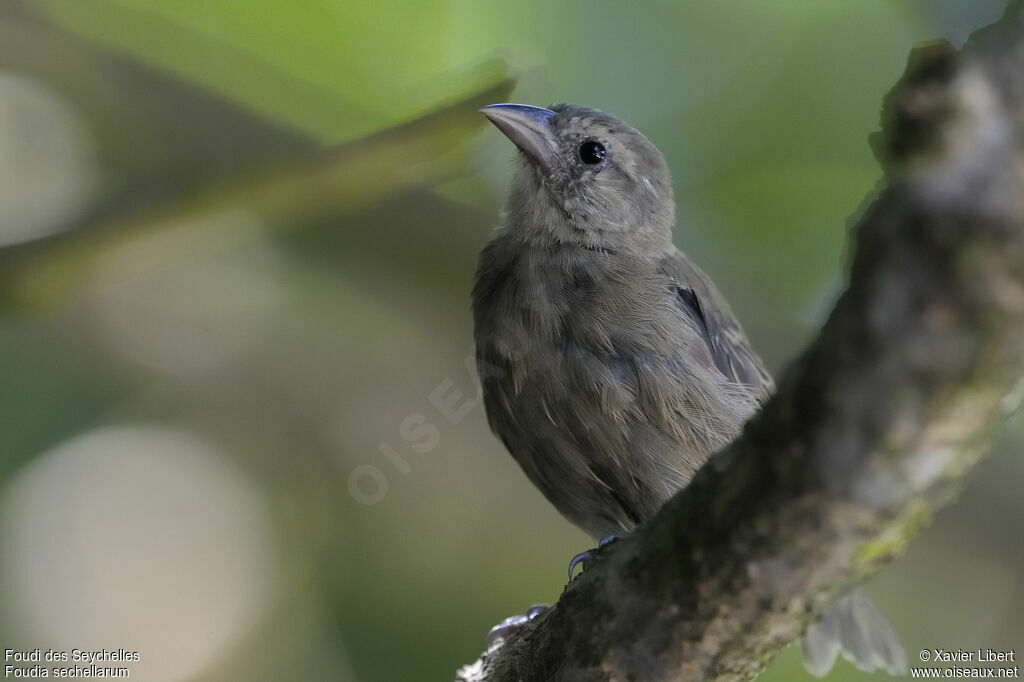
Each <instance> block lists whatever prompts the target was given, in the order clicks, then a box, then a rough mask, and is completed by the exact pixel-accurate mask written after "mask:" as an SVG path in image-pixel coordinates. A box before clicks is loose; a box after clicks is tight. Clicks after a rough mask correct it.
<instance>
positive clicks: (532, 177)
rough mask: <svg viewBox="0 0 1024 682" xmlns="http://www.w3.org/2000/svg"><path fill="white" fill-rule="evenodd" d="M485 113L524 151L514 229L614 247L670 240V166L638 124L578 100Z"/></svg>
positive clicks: (640, 248) (635, 248)
mask: <svg viewBox="0 0 1024 682" xmlns="http://www.w3.org/2000/svg"><path fill="white" fill-rule="evenodd" d="M481 112H482V113H483V114H484V116H486V117H487V118H488V119H490V121H491V122H492V123H493V124H494V125H495V126H497V127H498V129H499V130H501V132H503V133H504V134H505V135H506V136H507V137H508V138H509V139H510V140H511V141H512V142H513V143H515V145H516V146H517V147H518V148H519V149H520V151H521V152H522V154H521V155H520V160H519V163H518V165H517V168H516V173H515V177H514V179H513V184H512V193H511V196H510V199H509V205H508V211H509V224H510V225H512V226H513V228H518V229H528V230H535V231H537V232H538V233H541V234H537V235H530V236H531V237H542V236H544V235H543V233H546V234H547V235H548V236H551V237H553V238H554V239H556V240H557V241H559V242H562V243H577V244H580V245H582V246H585V247H587V248H595V249H601V250H608V251H618V250H628V251H632V252H660V251H662V250H663V249H664V248H666V247H667V246H668V244H670V243H671V231H672V224H673V223H674V221H675V202H674V200H673V198H672V181H671V177H670V175H669V171H668V166H667V165H666V164H665V159H664V157H663V156H662V155H661V152H659V151H658V149H657V148H656V147H655V146H654V145H653V144H651V142H650V141H649V140H648V139H647V138H646V137H644V136H643V135H642V134H640V133H639V132H637V131H636V130H634V129H633V128H632V127H630V126H629V125H627V124H625V123H623V122H622V121H620V120H619V119H617V118H615V117H614V116H611V115H610V114H606V113H604V112H603V111H599V110H597V109H588V108H586V107H580V106H575V105H571V104H557V105H555V106H552V107H551V108H550V109H544V108H541V107H533V106H528V105H525V104H492V105H491V106H488V107H484V108H483V109H481Z"/></svg>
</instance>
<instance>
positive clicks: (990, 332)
mask: <svg viewBox="0 0 1024 682" xmlns="http://www.w3.org/2000/svg"><path fill="white" fill-rule="evenodd" d="M875 148H876V152H877V154H878V156H879V158H880V160H881V161H882V163H883V166H884V167H885V170H886V187H885V188H884V189H883V190H882V191H881V194H880V196H879V197H878V199H877V200H876V201H875V202H874V203H873V204H872V205H871V206H870V207H869V208H868V209H867V211H866V213H865V214H864V215H863V216H862V217H861V219H860V220H859V224H858V225H857V226H856V228H855V231H854V239H855V244H856V254H855V257H854V259H853V262H852V267H851V273H850V282H849V287H848V288H847V290H846V292H845V293H844V294H843V296H842V297H841V299H840V300H839V302H838V303H837V305H836V307H835V309H834V311H833V312H832V314H831V316H830V318H829V320H828V322H827V323H826V324H825V326H824V328H823V329H822V330H821V333H820V335H819V337H818V338H817V340H816V341H815V342H814V343H813V344H812V345H811V347H810V348H808V349H807V351H806V352H805V353H804V354H803V355H802V356H801V357H800V358H799V359H798V360H797V361H796V362H794V363H793V365H792V366H791V367H789V369H788V370H787V371H786V372H785V374H784V376H783V377H782V380H781V381H780V385H779V389H778V392H777V394H776V395H775V396H774V398H773V399H772V400H771V401H769V402H768V403H767V405H766V406H765V408H764V409H763V410H762V412H761V414H760V415H758V416H757V417H756V418H755V419H754V420H753V421H752V422H751V423H750V424H749V425H748V427H747V428H746V430H745V431H744V433H743V434H742V435H741V436H740V437H739V438H738V439H737V440H736V441H735V442H734V443H733V444H732V445H731V446H730V447H728V448H727V449H726V450H724V451H722V452H721V453H719V454H718V455H716V456H715V457H713V458H712V459H711V460H710V462H709V463H708V464H707V465H706V466H705V467H704V468H703V469H702V470H701V472H700V473H699V474H698V476H697V477H696V478H695V479H694V480H693V482H692V483H691V484H690V485H689V486H688V487H687V488H686V489H685V490H684V491H682V492H681V493H680V494H679V495H677V496H676V497H675V498H674V499H672V500H671V501H670V502H669V503H668V504H666V505H665V507H664V508H663V509H662V510H661V512H660V513H659V514H658V515H657V516H656V517H655V518H653V519H652V520H651V521H650V522H648V523H647V524H645V525H644V526H643V527H642V528H640V529H639V530H638V531H637V532H636V533H634V534H632V535H631V536H628V537H624V538H622V539H620V540H619V541H618V542H616V543H613V544H612V545H610V546H609V547H607V548H605V549H604V550H602V551H601V555H602V556H601V557H600V560H599V561H597V562H595V563H594V564H593V566H592V567H591V568H590V569H588V570H587V571H586V572H585V573H584V574H583V575H582V576H580V577H579V578H577V579H576V580H574V581H573V582H572V583H571V584H570V585H569V586H567V587H566V589H565V591H564V593H563V594H562V596H561V599H560V600H559V601H558V603H557V604H556V605H555V606H554V607H553V608H552V609H551V610H549V611H548V612H547V613H545V614H544V615H543V616H541V617H539V618H537V619H536V620H533V621H531V622H530V623H528V624H527V625H525V626H524V627H523V628H522V630H520V631H519V632H518V633H517V634H516V635H515V636H513V637H511V638H510V639H509V640H508V641H506V642H505V643H504V644H503V645H501V646H495V647H492V648H491V650H490V651H488V652H486V653H485V654H483V656H482V657H481V659H480V660H479V661H477V662H476V663H474V664H473V665H470V666H466V667H464V668H463V669H462V670H460V671H459V675H458V679H459V680H461V681H468V680H489V681H497V680H502V681H503V680H553V679H557V680H627V679H629V680H638V679H642V680H661V679H686V680H749V679H751V678H753V677H755V676H756V675H757V674H758V673H759V672H760V671H761V670H763V669H764V668H765V666H767V665H768V663H769V662H770V661H771V660H772V659H773V658H774V657H775V655H776V654H777V653H778V652H779V651H780V650H781V649H782V648H783V647H784V646H785V645H787V644H789V643H790V642H792V641H793V640H795V639H796V638H797V637H798V636H800V634H801V633H802V632H803V631H804V630H805V628H806V627H807V625H808V624H809V623H810V622H812V621H813V619H815V618H816V617H817V616H818V615H819V614H820V613H821V612H822V610H823V609H824V608H825V607H826V606H827V605H828V604H829V603H830V602H831V601H833V600H834V599H835V598H836V597H837V596H839V595H840V594H842V593H844V592H845V591H847V590H848V589H849V588H850V587H851V586H852V585H854V584H855V583H857V582H860V581H863V580H865V579H866V578H868V577H869V576H871V575H872V574H873V573H874V572H875V571H876V570H878V568H879V567H880V565H881V564H883V563H884V562H886V561H888V560H891V559H892V558H893V557H895V556H897V555H898V554H899V553H900V552H901V551H902V550H903V549H904V548H905V547H906V545H907V543H908V542H909V541H910V540H911V539H912V538H913V537H914V536H915V535H916V534H917V533H918V532H919V531H920V530H921V528H922V527H923V526H924V525H926V524H927V523H928V522H929V520H930V519H931V516H932V514H933V512H934V511H935V510H936V509H937V508H939V507H940V506H942V505H944V504H945V503H947V502H948V501H950V499H951V498H952V496H953V494H954V493H955V492H956V491H957V489H958V488H959V486H960V483H961V480H962V478H963V476H964V474H965V473H966V472H967V471H968V470H969V469H970V468H971V467H972V466H973V465H974V464H975V463H976V462H977V461H978V459H979V458H980V457H981V456H982V454H983V453H984V452H985V451H986V450H987V449H988V446H989V443H990V440H991V438H992V437H993V435H994V431H995V429H996V428H997V427H998V426H999V425H1000V424H1001V423H1002V422H1003V420H1004V417H1005V415H1006V414H1007V413H1008V412H1009V411H1011V410H1013V409H1015V408H1016V406H1017V404H1018V403H1019V401H1020V398H1021V394H1022V392H1024V382H1022V381H1021V377H1022V375H1024V16H1022V13H1021V12H1019V11H1017V12H1012V13H1011V14H1009V15H1008V16H1007V17H1006V18H1004V19H1003V20H1002V21H1001V22H1000V23H999V24H997V25H996V26H994V27H991V28H989V29H985V30H984V31H982V32H979V34H977V35H976V36H975V37H974V38H972V40H971V41H970V43H969V44H968V46H967V47H966V48H965V49H964V50H963V51H961V52H957V51H955V50H953V49H952V48H951V47H949V46H948V45H946V44H933V45H929V46H925V47H921V48H918V49H916V50H914V52H913V53H912V54H911V57H910V61H909V65H908V68H907V73H906V75H905V76H904V77H903V79H902V80H901V81H900V83H898V84H897V86H896V87H895V88H894V90H893V91H892V92H891V93H890V94H889V96H888V97H887V99H886V105H885V110H884V113H883V133H882V134H881V136H880V137H879V139H878V140H877V141H876V143H875Z"/></svg>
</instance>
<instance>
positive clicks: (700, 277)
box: [661, 250, 775, 400]
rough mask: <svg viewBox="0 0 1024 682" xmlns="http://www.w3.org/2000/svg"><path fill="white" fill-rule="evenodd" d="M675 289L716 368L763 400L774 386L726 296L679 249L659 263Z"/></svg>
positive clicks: (680, 303) (681, 304)
mask: <svg viewBox="0 0 1024 682" xmlns="http://www.w3.org/2000/svg"><path fill="white" fill-rule="evenodd" d="M661 269H662V271H663V272H664V273H665V274H667V275H668V276H669V277H670V278H671V280H672V282H673V286H674V287H675V289H676V297H677V300H678V302H679V305H680V307H682V308H683V310H685V311H686V313H687V315H689V316H690V317H691V319H693V321H694V325H695V326H696V328H697V329H698V330H700V332H701V333H702V335H703V337H704V342H705V343H706V344H707V346H708V350H709V351H710V352H711V357H712V359H713V360H714V362H715V366H716V367H718V369H719V371H721V372H722V374H724V375H725V376H726V377H727V378H729V379H732V380H734V381H736V382H737V383H740V384H744V385H746V386H749V387H750V388H752V389H753V390H754V391H755V392H756V394H757V395H758V398H759V399H761V400H763V399H765V398H766V397H767V396H768V394H770V393H771V392H772V390H773V389H774V387H775V384H774V382H773V381H772V377H771V375H770V374H768V370H766V369H765V367H764V363H762V362H761V358H759V357H758V356H757V353H755V352H754V350H753V349H752V348H751V347H750V342H749V341H748V340H747V337H746V334H744V333H743V328H742V327H741V326H740V323H739V322H738V321H737V320H736V317H735V316H734V315H733V314H732V310H730V309H729V304H728V303H726V301H725V297H724V296H722V294H721V293H719V291H718V289H716V288H715V285H714V284H713V283H712V282H711V280H710V279H709V278H708V276H707V275H705V274H704V272H703V271H702V270H701V269H700V268H698V267H697V266H696V265H694V264H693V263H691V262H690V260H689V259H688V258H687V257H686V256H685V255H683V254H682V253H681V252H680V251H678V250H673V252H672V253H671V254H669V255H668V256H666V257H665V258H663V259H662V261H661Z"/></svg>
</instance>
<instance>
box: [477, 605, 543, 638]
mask: <svg viewBox="0 0 1024 682" xmlns="http://www.w3.org/2000/svg"><path fill="white" fill-rule="evenodd" d="M550 608H551V607H550V606H548V605H547V604H534V605H533V606H531V607H530V608H528V609H527V610H526V613H525V614H524V615H520V616H509V617H508V618H506V619H505V620H503V621H501V622H500V623H498V624H497V625H495V626H494V627H493V628H491V629H490V631H489V632H488V633H487V639H486V640H485V642H484V646H485V648H487V649H490V648H491V647H492V646H493V645H494V643H495V642H497V641H498V640H505V639H508V638H509V637H511V636H512V635H514V634H515V633H516V632H518V631H519V628H521V627H523V626H524V625H526V624H527V623H529V622H530V621H531V620H533V619H534V618H536V617H537V616H539V615H541V614H542V613H544V612H545V611H547V610H548V609H550Z"/></svg>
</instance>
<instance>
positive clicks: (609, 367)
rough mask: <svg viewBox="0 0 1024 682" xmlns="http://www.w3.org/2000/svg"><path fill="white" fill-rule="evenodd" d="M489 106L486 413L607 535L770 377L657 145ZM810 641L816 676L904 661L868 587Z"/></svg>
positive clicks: (568, 510)
mask: <svg viewBox="0 0 1024 682" xmlns="http://www.w3.org/2000/svg"><path fill="white" fill-rule="evenodd" d="M481 112H482V113H483V115H484V116H486V117H487V119H489V120H490V122H491V123H493V124H494V125H495V126H496V127H497V128H498V129H499V130H500V131H501V132H502V133H503V134H504V135H505V136H506V137H507V138H508V139H509V140H510V141H511V142H512V143H513V144H514V145H515V146H516V147H517V148H518V150H519V153H518V154H517V156H516V160H515V168H514V171H513V177H512V182H511V188H510V191H509V195H508V200H507V203H506V206H505V210H504V215H503V218H502V220H501V221H500V223H499V225H498V226H497V228H496V229H495V231H494V233H493V235H492V236H491V238H490V240H489V242H488V243H487V245H486V246H485V247H484V248H483V250H482V251H481V253H480V258H479V263H478V266H477V271H476V276H475V281H474V284H473V290H472V309H473V322H474V344H475V357H476V365H477V371H478V373H479V378H480V385H481V387H482V392H483V400H484V406H485V410H486V414H487V420H488V423H489V425H490V427H491V430H492V431H493V432H494V433H495V434H496V435H497V437H498V438H499V439H500V440H501V441H502V442H503V443H504V445H505V447H506V448H507V449H508V451H509V452H510V453H511V455H512V456H513V458H514V459H515V460H516V461H517V462H518V463H519V465H520V467H521V468H522V470H523V471H524V473H525V474H526V476H527V477H528V478H529V479H530V481H532V482H533V484H534V485H536V486H537V487H538V488H539V489H540V491H541V492H542V493H543V494H544V496H545V497H546V498H547V499H548V500H549V501H550V502H551V503H552V504H553V505H554V507H555V508H556V509H557V510H558V511H559V512H560V513H561V514H562V515H563V516H564V517H565V518H566V519H568V520H569V521H570V522H571V523H573V524H575V525H576V526H578V527H579V528H581V529H582V530H584V531H585V532H587V533H588V534H589V535H590V536H592V537H593V538H595V539H604V541H607V539H610V538H614V537H616V536H619V535H622V534H625V533H629V532H630V531H632V530H633V529H635V528H636V527H637V526H639V525H640V524H642V523H643V522H644V521H645V520H646V519H648V518H650V517H651V516H653V515H654V513H655V512H656V511H657V510H658V509H659V508H660V507H661V505H662V504H663V503H664V502H665V501H666V500H668V499H669V498H670V497H672V496H673V495H674V494H675V493H676V492H678V491H679V490H680V489H682V488H683V487H685V486H686V484H687V483H688V482H689V481H690V479H691V478H692V477H693V476H694V474H695V473H696V472H697V470H698V469H699V468H700V467H701V466H702V465H703V464H704V462H705V461H706V460H707V459H708V458H709V457H710V456H711V455H712V454H713V453H714V452H716V451H718V450H720V449H722V448H723V447H724V446H725V445H727V444H728V443H729V442H730V441H731V440H733V439H734V438H735V437H736V436H737V435H738V434H739V433H740V431H741V430H742V428H743V425H744V424H745V423H746V422H747V420H748V419H750V417H751V416H753V415H754V414H755V413H756V412H757V411H758V409H759V408H760V406H761V405H762V404H763V403H764V401H765V400H767V399H768V397H769V396H771V394H772V392H773V391H774V382H773V380H772V377H771V375H770V374H769V372H768V371H767V370H766V368H765V365H764V363H763V361H762V360H761V358H760V357H759V356H758V355H757V353H756V352H755V351H754V350H753V348H752V347H751V344H750V341H749V340H748V339H747V336H746V334H745V333H744V331H743V328H742V326H741V325H740V323H739V321H738V320H737V318H736V316H735V315H734V314H733V312H732V311H731V309H730V308H729V305H728V303H727V301H726V300H725V297H724V296H723V295H722V294H721V293H720V292H719V290H718V289H717V288H716V286H715V285H714V283H713V282H712V281H711V279H710V278H709V277H708V276H707V275H706V274H705V273H704V272H703V271H702V270H701V269H700V268H699V267H698V266H697V265H696V264H695V263H693V262H692V261H691V260H690V259H689V258H688V257H687V256H686V255H685V254H684V253H683V252H682V251H680V250H679V249H678V248H677V247H676V246H675V245H674V243H673V228H674V227H675V225H676V215H675V207H676V204H675V199H674V196H673V189H672V179H671V174H670V171H669V168H668V165H667V163H666V160H665V157H664V156H663V155H662V153H661V152H660V151H659V150H658V149H657V147H655V146H654V144H653V143H651V142H650V140H648V139H647V138H646V137H645V136H644V135H643V134H642V133H640V132H639V131H637V130H636V129H634V128H633V127H631V126H630V125H628V124H627V123H625V122H623V121H622V120H620V119H618V118H616V117H615V116H613V115H611V114H608V113H605V112H603V111H600V110H598V109H593V108H588V107H583V106H578V105H572V104H557V105H553V106H551V107H550V108H544V107H537V106H530V105H525V104H511V103H506V104H493V105H490V106H487V107H484V108H483V109H481ZM585 555H587V556H586V558H588V559H589V558H590V555H589V553H585ZM574 563H575V560H574ZM573 565H574V564H571V565H570V578H571V574H572V566H573ZM540 612H541V610H540V609H539V608H538V607H533V608H531V610H530V612H529V617H530V618H532V617H535V616H536V615H537V614H538V613H540ZM519 618H520V619H519V620H515V617H514V618H513V619H506V625H509V626H510V627H511V626H517V625H518V624H520V623H521V622H522V621H523V620H524V619H525V618H526V617H519ZM499 627H502V626H499ZM507 631H508V629H507V628H506V629H505V630H502V633H503V634H506V633H507ZM803 650H804V662H805V666H806V667H807V668H808V670H810V671H811V672H812V673H814V674H817V675H823V674H825V673H826V672H827V671H828V670H829V669H831V667H832V665H833V663H834V661H835V659H836V657H837V656H838V654H839V653H842V654H843V655H844V657H846V658H847V659H849V660H851V661H852V662H854V663H855V664H856V665H857V666H858V667H860V668H862V669H864V670H873V669H882V670H886V671H888V672H890V673H893V674H899V673H900V672H902V670H903V669H904V668H905V665H906V663H905V654H904V653H903V650H902V647H901V646H900V643H899V640H898V638H897V637H896V635H895V633H894V632H893V630H892V628H891V627H890V626H889V625H888V623H887V622H886V621H885V619H884V618H883V617H882V616H881V614H880V613H879V612H878V610H877V609H876V608H875V607H874V605H873V604H872V603H871V602H870V600H868V599H867V597H866V596H864V595H863V594H862V593H859V592H855V593H853V594H851V596H849V597H847V598H845V599H842V600H840V601H839V602H837V605H836V608H835V610H834V611H833V612H831V613H829V614H826V616H825V617H824V618H823V619H822V620H821V622H820V623H817V624H815V625H813V626H811V628H810V629H809V630H808V633H807V635H806V636H805V637H804V640H803Z"/></svg>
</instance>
